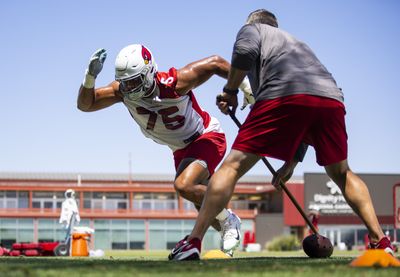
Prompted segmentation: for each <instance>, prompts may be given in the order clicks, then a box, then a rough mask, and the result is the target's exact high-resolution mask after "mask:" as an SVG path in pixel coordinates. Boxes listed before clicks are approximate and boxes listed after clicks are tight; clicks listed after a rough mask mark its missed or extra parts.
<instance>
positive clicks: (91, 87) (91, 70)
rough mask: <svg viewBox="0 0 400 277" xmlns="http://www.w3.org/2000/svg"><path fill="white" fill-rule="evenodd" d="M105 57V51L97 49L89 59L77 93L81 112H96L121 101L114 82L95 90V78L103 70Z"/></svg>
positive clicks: (117, 86)
mask: <svg viewBox="0 0 400 277" xmlns="http://www.w3.org/2000/svg"><path fill="white" fill-rule="evenodd" d="M106 57H107V52H106V50H105V49H99V50H97V51H96V52H95V53H94V54H93V55H92V57H91V58H90V61H89V66H88V68H87V70H86V73H85V78H84V80H83V83H82V85H81V87H80V88H79V93H78V100H77V105H78V109H80V110H81V111H84V112H92V111H97V110H100V109H104V108H107V107H109V106H111V105H113V104H115V103H118V102H121V101H122V96H121V95H120V93H119V83H118V82H116V81H114V82H112V83H110V84H109V85H108V86H106V87H101V88H97V89H95V81H96V77H97V75H98V74H99V73H100V72H101V70H102V69H103V64H104V61H105V59H106Z"/></svg>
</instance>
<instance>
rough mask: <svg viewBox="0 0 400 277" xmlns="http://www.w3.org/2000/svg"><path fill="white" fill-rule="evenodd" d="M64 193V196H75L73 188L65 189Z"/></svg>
mask: <svg viewBox="0 0 400 277" xmlns="http://www.w3.org/2000/svg"><path fill="white" fill-rule="evenodd" d="M64 195H65V198H75V191H74V190H73V189H67V190H66V191H65V193H64Z"/></svg>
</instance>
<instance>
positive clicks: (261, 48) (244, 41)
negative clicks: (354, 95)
mask: <svg viewBox="0 0 400 277" xmlns="http://www.w3.org/2000/svg"><path fill="white" fill-rule="evenodd" d="M232 66H234V67H236V68H239V69H242V70H246V71H249V74H248V75H249V79H250V84H251V87H252V90H253V93H254V96H255V98H256V100H257V101H259V100H265V99H274V98H278V97H283V96H288V95H295V94H310V95H317V96H322V97H328V98H333V99H336V100H338V101H340V102H343V93H342V91H341V89H340V88H338V87H337V85H336V82H335V80H334V79H333V77H332V75H331V73H329V71H328V70H327V69H326V68H325V67H324V66H323V65H322V64H321V62H320V61H319V60H318V58H317V57H316V56H315V54H314V53H313V52H312V51H311V49H310V48H309V47H308V46H307V45H306V44H305V43H303V42H301V41H299V40H297V39H296V38H294V37H293V36H292V35H290V34H288V33H287V32H285V31H283V30H281V29H278V28H275V27H272V26H269V25H267V24H247V25H245V26H243V27H242V28H241V29H240V31H239V33H238V35H237V37H236V42H235V45H234V48H233V54H232Z"/></svg>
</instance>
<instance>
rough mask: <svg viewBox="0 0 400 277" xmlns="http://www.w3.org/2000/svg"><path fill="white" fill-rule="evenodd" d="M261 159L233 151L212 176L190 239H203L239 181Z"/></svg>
mask: <svg viewBox="0 0 400 277" xmlns="http://www.w3.org/2000/svg"><path fill="white" fill-rule="evenodd" d="M259 159H260V157H259V156H256V155H254V154H250V153H244V152H241V151H238V150H232V151H231V152H230V153H229V155H228V157H227V158H226V159H225V160H224V162H223V163H222V165H221V167H220V168H219V169H218V170H217V171H216V172H215V173H214V174H213V175H212V176H211V179H210V181H209V183H208V186H207V192H206V194H205V196H204V200H203V204H202V206H201V209H200V211H199V215H198V216H197V220H196V224H195V226H194V228H193V231H192V233H191V235H190V237H189V239H191V238H195V237H196V238H199V239H203V237H204V234H205V233H206V231H207V229H208V227H209V226H210V225H211V223H212V222H213V220H214V218H215V217H216V215H217V214H218V213H219V212H221V211H222V210H223V209H224V207H226V205H227V204H228V202H229V200H230V199H231V197H232V193H233V190H234V188H235V184H236V182H237V180H238V179H239V178H240V177H241V176H243V175H244V174H245V173H246V172H247V171H248V170H249V169H250V168H251V167H253V165H254V164H255V163H256V162H257V161H258V160H259Z"/></svg>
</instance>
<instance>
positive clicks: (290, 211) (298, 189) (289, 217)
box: [282, 184, 305, 226]
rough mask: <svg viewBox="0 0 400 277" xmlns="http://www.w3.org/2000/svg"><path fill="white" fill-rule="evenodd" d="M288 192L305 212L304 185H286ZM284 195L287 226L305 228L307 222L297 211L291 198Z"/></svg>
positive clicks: (284, 214)
mask: <svg viewBox="0 0 400 277" xmlns="http://www.w3.org/2000/svg"><path fill="white" fill-rule="evenodd" d="M286 187H287V188H288V190H289V191H290V192H291V193H292V194H293V196H294V198H296V200H297V202H298V203H299V205H300V207H302V208H303V210H304V185H303V184H286ZM282 194H283V219H284V224H285V225H286V226H305V221H304V219H303V218H302V216H301V215H300V213H299V212H298V211H297V209H296V207H295V206H294V205H293V204H292V201H291V200H290V198H289V197H288V196H287V195H286V193H285V192H282Z"/></svg>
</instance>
